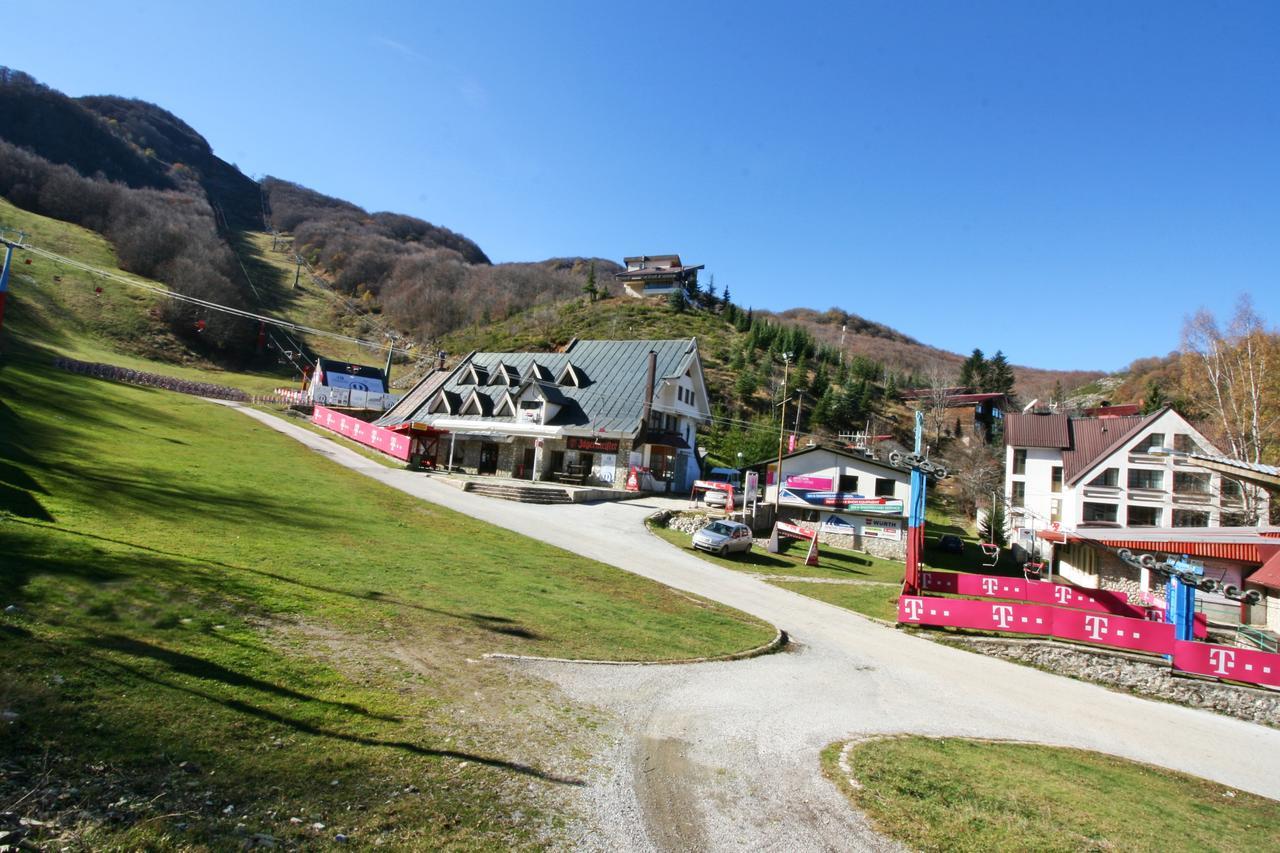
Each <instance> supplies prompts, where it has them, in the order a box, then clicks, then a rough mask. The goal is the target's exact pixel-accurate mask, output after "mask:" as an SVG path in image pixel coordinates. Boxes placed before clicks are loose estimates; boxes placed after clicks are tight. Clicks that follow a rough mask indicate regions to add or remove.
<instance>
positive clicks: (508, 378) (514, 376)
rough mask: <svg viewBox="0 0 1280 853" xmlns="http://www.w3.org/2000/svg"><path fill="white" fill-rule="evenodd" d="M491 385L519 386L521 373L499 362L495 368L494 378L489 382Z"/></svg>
mask: <svg viewBox="0 0 1280 853" xmlns="http://www.w3.org/2000/svg"><path fill="white" fill-rule="evenodd" d="M489 384H490V385H508V386H510V385H519V384H520V371H519V370H516V369H515V368H514V367H512V366H511V365H509V364H504V363H503V362H498V366H497V367H496V368H494V371H493V378H492V379H490V380H489Z"/></svg>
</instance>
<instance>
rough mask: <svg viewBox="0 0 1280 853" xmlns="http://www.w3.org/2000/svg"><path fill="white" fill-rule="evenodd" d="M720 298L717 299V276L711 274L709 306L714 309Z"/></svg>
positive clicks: (708, 292)
mask: <svg viewBox="0 0 1280 853" xmlns="http://www.w3.org/2000/svg"><path fill="white" fill-rule="evenodd" d="M718 302H719V300H717V299H716V277H715V276H714V275H712V276H711V280H710V281H708V282H707V307H708V308H712V309H714V308H715V307H716V305H717V303H718Z"/></svg>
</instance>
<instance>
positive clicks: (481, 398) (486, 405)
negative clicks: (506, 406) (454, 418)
mask: <svg viewBox="0 0 1280 853" xmlns="http://www.w3.org/2000/svg"><path fill="white" fill-rule="evenodd" d="M492 406H493V401H492V400H490V399H489V398H488V396H486V395H484V394H481V393H480V392H479V390H477V389H474V388H473V389H472V390H471V395H470V396H468V397H467V402H466V403H464V404H463V406H462V411H461V412H460V414H463V415H479V416H480V417H484V416H485V415H487V414H489V410H490V409H491V408H492Z"/></svg>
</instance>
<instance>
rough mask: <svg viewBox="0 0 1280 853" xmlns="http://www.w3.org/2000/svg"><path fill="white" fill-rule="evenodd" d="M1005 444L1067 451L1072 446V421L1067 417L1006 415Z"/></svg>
mask: <svg viewBox="0 0 1280 853" xmlns="http://www.w3.org/2000/svg"><path fill="white" fill-rule="evenodd" d="M1004 443H1005V444H1007V445H1009V446H1010V447H1053V448H1057V449H1059V450H1065V449H1067V448H1068V447H1070V446H1071V426H1070V419H1069V418H1068V417H1067V416H1066V415H1035V414H1018V413H1012V414H1009V415H1005V419H1004Z"/></svg>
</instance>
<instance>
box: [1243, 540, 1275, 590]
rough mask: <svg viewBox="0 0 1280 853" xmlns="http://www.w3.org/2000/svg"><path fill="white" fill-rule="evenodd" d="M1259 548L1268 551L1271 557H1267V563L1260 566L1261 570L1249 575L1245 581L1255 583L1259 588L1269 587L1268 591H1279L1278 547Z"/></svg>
mask: <svg viewBox="0 0 1280 853" xmlns="http://www.w3.org/2000/svg"><path fill="white" fill-rule="evenodd" d="M1259 548H1260V549H1263V550H1270V551H1271V555H1270V556H1268V557H1267V561H1266V562H1265V563H1263V564H1262V568H1260V569H1258V570H1257V571H1256V572H1254V573H1253V574H1251V575H1249V577H1247V578H1245V580H1246V581H1248V582H1249V583H1256V584H1258V585H1259V586H1265V587H1269V588H1270V589H1280V545H1277V546H1274V547H1271V546H1268V545H1261V546H1259Z"/></svg>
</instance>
